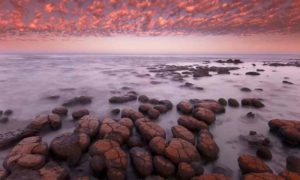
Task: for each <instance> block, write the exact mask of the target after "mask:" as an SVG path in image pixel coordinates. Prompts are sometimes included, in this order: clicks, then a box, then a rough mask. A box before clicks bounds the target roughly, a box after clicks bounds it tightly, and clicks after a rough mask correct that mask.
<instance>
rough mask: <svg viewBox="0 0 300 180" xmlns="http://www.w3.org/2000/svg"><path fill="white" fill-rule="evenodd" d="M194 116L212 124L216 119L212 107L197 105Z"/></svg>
mask: <svg viewBox="0 0 300 180" xmlns="http://www.w3.org/2000/svg"><path fill="white" fill-rule="evenodd" d="M193 117H194V118H196V119H198V120H200V121H203V122H205V123H206V124H208V125H210V124H212V123H213V122H215V120H216V116H215V113H214V112H212V111H211V110H210V109H206V108H202V107H197V108H195V109H194V111H193Z"/></svg>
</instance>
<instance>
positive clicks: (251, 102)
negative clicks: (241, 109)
mask: <svg viewBox="0 0 300 180" xmlns="http://www.w3.org/2000/svg"><path fill="white" fill-rule="evenodd" d="M241 103H242V106H252V107H255V108H262V107H264V106H265V105H264V104H263V103H262V102H261V101H260V100H258V99H255V98H245V99H242V101H241Z"/></svg>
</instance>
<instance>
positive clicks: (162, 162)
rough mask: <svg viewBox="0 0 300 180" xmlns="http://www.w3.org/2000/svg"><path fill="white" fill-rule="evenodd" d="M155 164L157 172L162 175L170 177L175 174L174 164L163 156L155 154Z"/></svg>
mask: <svg viewBox="0 0 300 180" xmlns="http://www.w3.org/2000/svg"><path fill="white" fill-rule="evenodd" d="M153 165H154V169H155V172H156V173H157V174H159V175H160V176H162V177H165V178H168V177H170V176H172V175H174V174H175V166H174V164H173V163H172V162H171V161H170V160H168V159H166V158H165V157H163V156H154V158H153Z"/></svg>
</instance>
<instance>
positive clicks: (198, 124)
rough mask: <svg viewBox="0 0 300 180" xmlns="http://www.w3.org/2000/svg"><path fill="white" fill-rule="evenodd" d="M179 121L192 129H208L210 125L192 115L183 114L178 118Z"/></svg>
mask: <svg viewBox="0 0 300 180" xmlns="http://www.w3.org/2000/svg"><path fill="white" fill-rule="evenodd" d="M177 123H178V124H179V125H181V126H184V127H186V128H187V129H189V130H190V131H200V130H201V129H208V125H207V124H206V123H205V122H203V121H199V120H197V119H195V118H193V117H192V116H186V115H182V116H180V117H179V118H178V120H177Z"/></svg>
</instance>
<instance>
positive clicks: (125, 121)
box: [118, 118, 133, 131]
mask: <svg viewBox="0 0 300 180" xmlns="http://www.w3.org/2000/svg"><path fill="white" fill-rule="evenodd" d="M118 123H120V124H121V125H123V126H126V127H127V128H128V129H129V130H130V131H131V130H132V128H133V122H132V120H131V119H129V118H121V119H120V120H119V121H118Z"/></svg>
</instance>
